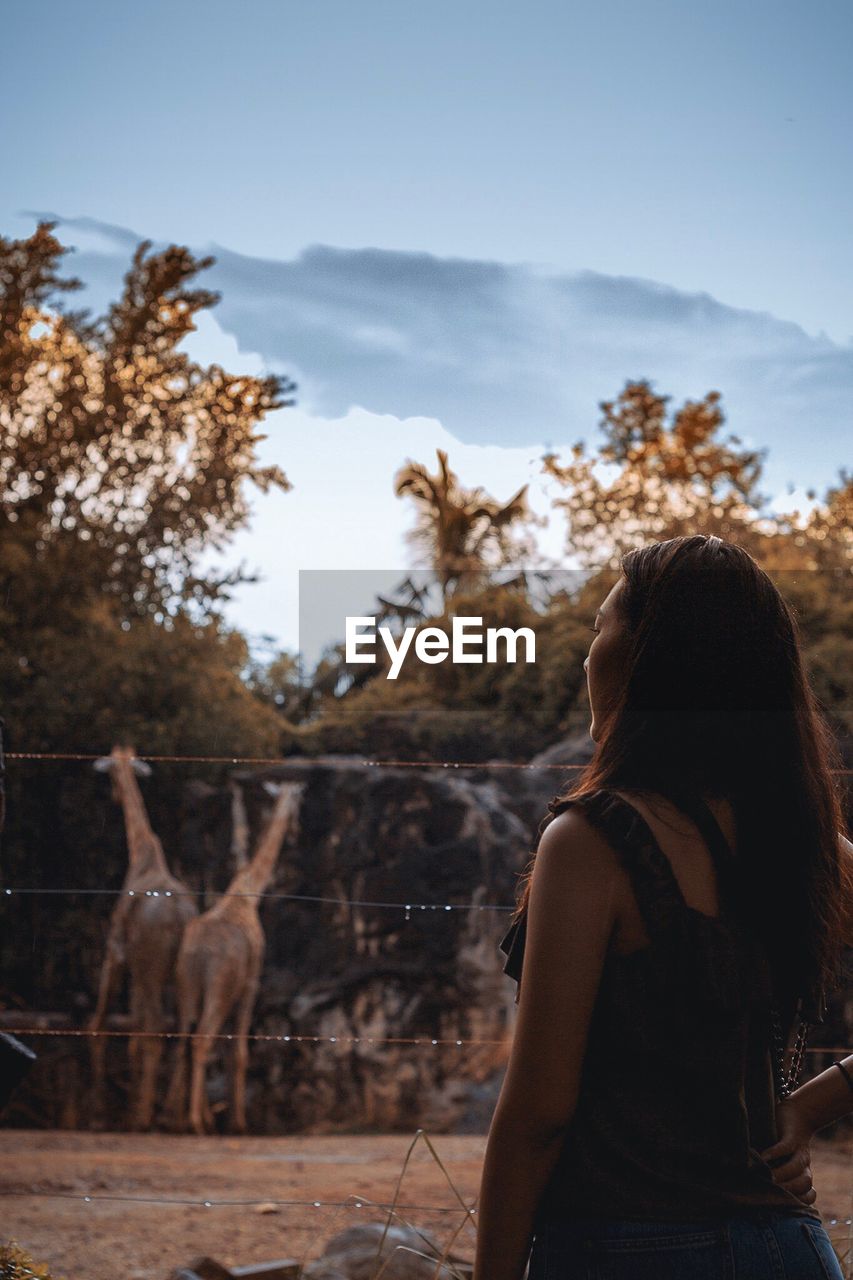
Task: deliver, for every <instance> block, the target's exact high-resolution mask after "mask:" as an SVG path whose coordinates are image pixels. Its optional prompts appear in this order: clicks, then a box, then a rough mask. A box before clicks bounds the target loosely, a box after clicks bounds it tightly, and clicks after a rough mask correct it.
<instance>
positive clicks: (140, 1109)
mask: <svg viewBox="0 0 853 1280" xmlns="http://www.w3.org/2000/svg"><path fill="white" fill-rule="evenodd" d="M159 1004H160V1001H159V999H158V998H156V996H155V993H147V994H146V1000H145V1006H146V1007H145V1015H144V1018H143V1030H144V1031H146V1032H148V1033H149V1034H148V1035H146V1036H145V1037H144V1038H143V1039H142V1041H141V1046H140V1056H141V1062H142V1066H141V1070H140V1073H139V1087H138V1090H137V1094H136V1107H135V1111H134V1128H135V1129H149V1128H150V1127H151V1120H152V1118H153V1115H154V1097H155V1094H156V1091H157V1075H158V1071H159V1067H160V1059H161V1057H162V1054H163V1041H162V1040H161V1038H160V1035H159V1032H161V1031H162V1030H163V1016H162V1011H161V1009H160V1008H159Z"/></svg>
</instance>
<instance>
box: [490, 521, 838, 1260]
mask: <svg viewBox="0 0 853 1280" xmlns="http://www.w3.org/2000/svg"><path fill="white" fill-rule="evenodd" d="M594 630H595V633H596V634H595V638H594V639H593V641H592V643H591V647H590V651H589V656H588V657H587V659H586V661H585V663H584V667H585V670H586V675H587V683H588V690H589V697H590V704H591V710H592V723H591V726H590V735H591V737H592V738H593V740H594V742H595V743H596V750H595V754H594V758H593V760H592V762H591V763H590V764H589V765H588V766H586V768H585V769H584V771H583V772H582V773H581V775H580V777H579V778H578V779H577V780H576V781H575V783H574V785H573V786H572V787H571V788H570V789H569V790H568V791H567V792H566V794H565V795H563V796H560V797H556V798H555V799H554V800H553V801H552V802H551V803H550V805H549V810H550V813H549V815H548V816H547V817H546V818H545V819H544V820H543V822H542V824H541V826H540V839H539V842H538V846H537V849H536V856H535V859H534V860H533V862H532V864H531V869H530V870H529V871H528V874H527V877H526V883H525V884H524V892H523V896H522V898H521V901H520V904H519V908H518V911H517V913H516V916H515V917H514V920H513V924H512V927H511V928H510V930H509V933H508V934H507V935H506V937H505V938H504V939H503V941H502V943H501V947H502V949H503V950H504V951H505V952H507V953H508V959H507V961H506V965H505V971H506V972H507V973H508V974H510V976H512V977H514V978H515V979H516V980H517V981H518V982H519V987H518V991H517V995H516V999H517V1002H518V1006H519V1009H518V1018H517V1022H516V1028H515V1034H514V1039H513V1047H512V1052H511V1055H510V1061H509V1064H508V1068H507V1072H506V1077H505V1079H504V1084H503V1088H502V1090H501V1094H500V1098H499V1100H498V1103H497V1106H496V1109H495V1113H494V1117H493V1120H492V1124H491V1128H490V1132H489V1139H488V1144H487V1148H486V1155H485V1162H484V1170H483V1179H482V1184H481V1191H480V1199H479V1207H478V1211H477V1221H478V1241H477V1256H476V1261H475V1267H474V1280H521V1277H522V1276H523V1275H524V1273H525V1264H526V1263H527V1261H528V1256H529V1258H530V1270H529V1277H530V1280H546V1278H547V1280H574V1278H577V1280H581V1278H583V1280H586V1278H591V1277H598V1278H601V1280H604V1278H605V1277H606V1278H607V1280H622V1278H623V1277H624V1280H629V1277H630V1278H633V1280H642V1278H643V1277H650V1278H651V1277H654V1280H677V1278H678V1280H680V1278H681V1277H684V1278H685V1280H686V1278H687V1277H689V1278H690V1280H764V1277H767V1278H768V1280H769V1278H770V1277H775V1278H782V1277H787V1278H788V1280H810V1277H815V1280H826V1277H827V1276H829V1277H831V1278H832V1277H835V1278H836V1280H840V1278H841V1270H840V1268H839V1266H838V1262H837V1259H836V1257H835V1254H834V1252H833V1250H832V1246H831V1244H830V1242H829V1239H828V1237H827V1235H826V1232H825V1230H824V1228H823V1225H822V1223H821V1219H820V1215H819V1213H818V1212H817V1210H816V1209H815V1208H814V1202H815V1199H816V1195H815V1191H814V1189H813V1188H812V1185H811V1169H810V1167H809V1143H810V1139H811V1136H812V1134H813V1133H814V1132H815V1131H816V1130H817V1129H819V1128H822V1127H824V1126H825V1125H827V1124H829V1123H830V1122H831V1121H833V1120H834V1119H836V1118H837V1117H840V1116H842V1115H845V1114H847V1113H848V1112H850V1111H853V1055H851V1056H849V1057H847V1058H845V1059H843V1060H842V1061H841V1062H840V1064H838V1066H837V1068H836V1065H835V1064H833V1066H832V1067H830V1068H829V1069H828V1070H827V1071H824V1072H823V1073H822V1074H821V1075H819V1076H817V1077H816V1078H815V1079H814V1080H811V1081H809V1082H808V1083H807V1084H806V1085H804V1086H802V1087H801V1088H798V1089H796V1090H795V1091H794V1092H792V1093H790V1094H789V1096H788V1097H786V1098H785V1099H784V1100H782V1101H780V1102H779V1104H778V1106H774V1099H775V1097H776V1095H777V1094H778V1093H784V1091H785V1083H784V1080H783V1078H781V1077H779V1076H778V1075H776V1074H775V1072H774V1054H773V1051H772V1050H773V1041H774V1011H775V1025H776V1028H777V1033H776V1034H777V1039H778V1037H779V1036H781V1038H782V1041H783V1042H786V1041H787V1038H788V1036H789V1035H790V1032H791V1031H792V1029H793V1026H794V1024H795V1022H796V1021H797V1017H798V1014H799V1015H801V1016H802V1017H803V1018H805V1019H806V1020H807V1021H809V1022H814V1021H820V1020H822V1017H823V1011H824V1009H825V995H826V993H827V992H828V991H829V990H831V989H832V988H833V987H834V986H835V985H837V984H838V982H839V980H840V973H841V962H842V952H843V948H844V946H845V945H853V845H851V844H850V842H849V841H847V840H846V837H844V836H843V835H842V834H841V831H842V828H843V817H842V811H841V804H840V801H839V796H838V790H837V786H838V784H837V783H836V782H835V781H834V778H833V770H834V769H836V768H837V767H838V758H837V754H836V752H835V747H834V744H833V741H832V738H831V735H830V733H829V732H828V729H827V728H826V726H825V724H824V721H823V719H822V717H821V715H820V713H819V711H818V708H817V706H816V703H815V700H814V696H813V694H812V692H811V690H810V688H809V685H808V683H807V680H806V677H805V675H804V672H803V666H802V660H801V654H800V647H799V639H798V633H797V626H796V622H795V620H794V618H793V616H792V613H791V611H790V610H789V608H788V607H787V605H786V604H785V602H784V601H783V599H782V597H781V596H780V594H779V592H778V591H777V590H776V588H775V586H774V585H773V583H772V582H771V581H770V579H769V578H768V577H767V575H766V574H765V573H764V572H763V571H762V570H761V569H760V568H759V567H758V565H757V564H756V563H755V561H754V560H753V559H752V557H751V556H750V555H749V554H748V553H747V552H746V551H744V550H742V549H741V548H739V547H737V546H735V545H732V544H729V543H725V542H723V541H722V540H721V539H719V538H706V537H704V536H694V537H686V538H674V539H671V540H670V541H667V542H661V543H656V544H652V545H650V546H646V547H643V548H642V549H639V550H635V551H632V552H629V553H628V554H627V555H626V556H625V557H624V558H623V561H622V565H621V576H620V578H619V581H618V582H617V583H616V585H615V586H614V588H613V590H612V591H610V593H609V594H608V596H607V598H606V599H605V600H604V602H603V603H602V605H601V607H600V609H599V611H598V613H597V615H596V620H595V627H594ZM522 961H523V978H522ZM775 1057H776V1058H780V1057H781V1053H780V1052H777V1053H776V1055H775ZM774 1076H775V1078H774ZM531 1244H532V1252H531Z"/></svg>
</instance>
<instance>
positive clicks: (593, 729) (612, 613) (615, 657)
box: [583, 578, 628, 742]
mask: <svg viewBox="0 0 853 1280" xmlns="http://www.w3.org/2000/svg"><path fill="white" fill-rule="evenodd" d="M624 583H625V580H624V578H620V579H619V581H618V582H617V583H616V585H615V587H613V589H612V590H611V591H610V592H609V594H608V595H607V597H606V599H605V600H604V601H603V602H602V604H601V605H600V606H599V609H598V612H597V613H596V615H595V622H594V624H593V625H594V628H595V631H596V635H594V636H593V638H592V644H591V645H590V648H589V653H588V655H587V657H586V659H585V661H584V664H583V669H584V671H585V672H586V684H587V691H588V693H589V705H590V710H591V712H592V720H591V721H590V726H589V736H590V737H591V738H592V740H593V742H597V741H598V736H597V735H598V731H599V729H600V727H601V726H602V725H603V723H604V719H605V717H606V715H607V712H608V711H609V709H610V707H611V705H612V703H613V700H614V698H615V696H616V694H617V693H618V691H619V687H620V681H621V680H622V678H623V676H624V660H625V658H626V656H627V647H628V632H627V629H626V627H625V623H624V622H623V619H622V615H621V612H620V609H619V603H620V597H621V594H622V591H623V589H624Z"/></svg>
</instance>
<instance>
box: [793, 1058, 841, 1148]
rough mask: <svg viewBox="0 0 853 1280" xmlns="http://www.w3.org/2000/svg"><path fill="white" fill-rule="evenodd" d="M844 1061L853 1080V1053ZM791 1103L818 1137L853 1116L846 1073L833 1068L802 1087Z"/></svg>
mask: <svg viewBox="0 0 853 1280" xmlns="http://www.w3.org/2000/svg"><path fill="white" fill-rule="evenodd" d="M840 1061H841V1065H842V1066H843V1067H845V1068H846V1070H847V1075H849V1076H850V1077H851V1079H853V1053H851V1054H850V1055H849V1056H848V1057H846V1058H841V1060H840ZM787 1101H788V1102H794V1103H796V1105H797V1107H798V1108H799V1110H800V1112H801V1114H802V1115H803V1117H804V1119H806V1120H807V1121H808V1123H809V1125H810V1127H811V1131H812V1133H817V1131H818V1129H824V1128H826V1126H827V1125H828V1124H832V1122H833V1121H834V1120H840V1119H841V1117H842V1116H847V1115H850V1113H851V1112H853V1088H851V1087H850V1085H849V1084H848V1082H847V1077H846V1076H845V1075H844V1072H843V1071H839V1069H838V1067H836V1066H832V1067H827V1069H826V1071H821V1073H820V1075H819V1076H815V1077H814V1078H813V1079H812V1080H807V1081H806V1083H805V1084H801V1085H800V1087H799V1089H795V1090H794V1092H793V1093H791V1094H789V1095H788V1098H787Z"/></svg>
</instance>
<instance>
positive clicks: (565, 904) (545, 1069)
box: [473, 810, 619, 1280]
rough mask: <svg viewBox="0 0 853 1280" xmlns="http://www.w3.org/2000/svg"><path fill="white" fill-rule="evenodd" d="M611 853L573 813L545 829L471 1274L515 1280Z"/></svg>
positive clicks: (573, 1068) (602, 944)
mask: <svg viewBox="0 0 853 1280" xmlns="http://www.w3.org/2000/svg"><path fill="white" fill-rule="evenodd" d="M618 874H619V870H618V864H617V859H616V854H615V853H614V852H613V850H612V849H611V848H610V846H609V845H608V844H607V843H606V841H604V839H603V838H602V837H601V836H600V835H599V834H598V833H597V832H596V831H595V828H594V827H593V826H592V825H591V823H590V822H589V821H588V819H587V818H585V817H584V816H583V815H582V814H581V813H578V812H577V811H572V810H570V811H568V812H566V813H563V814H560V815H559V816H558V817H556V818H555V819H554V820H553V821H552V822H551V823H549V825H548V826H547V827H546V828H545V831H544V832H543V834H542V837H541V839H540V841H539V848H538V850H537V854H536V860H535V862H534V867H533V875H532V879H531V883H530V898H529V901H528V914H527V938H526V941H525V953H524V971H523V976H522V980H521V987H520V992H519V1000H518V1017H517V1020H516V1025H515V1033H514V1036H513V1043H512V1050H511V1053H510V1059H509V1064H508V1066H507V1071H506V1076H505V1078H504V1082H503V1087H502V1089H501V1094H500V1097H499V1099H498V1103H497V1106H496V1107H495V1114H494V1117H493V1119H492V1123H491V1126H490V1128H489V1138H488V1142H487V1145H486V1155H485V1160H484V1164H483V1177H482V1181H481V1184H480V1197H479V1204H478V1209H477V1254H476V1259H475V1262H474V1276H473V1280H521V1277H522V1276H523V1274H524V1268H525V1264H526V1262H527V1259H528V1255H529V1253H530V1246H531V1242H532V1239H533V1224H534V1217H535V1214H536V1209H537V1207H538V1204H539V1201H540V1198H541V1196H542V1193H543V1191H544V1190H545V1187H546V1185H547V1182H548V1178H549V1176H550V1174H551V1171H552V1170H553V1168H554V1165H555V1163H556V1161H557V1159H558V1157H559V1154H560V1148H561V1146H562V1143H563V1140H564V1138H565V1136H566V1132H567V1130H568V1128H569V1125H570V1123H571V1119H572V1115H573V1113H574V1109H575V1104H576V1101H577V1096H578V1092H579V1088H580V1078H581V1069H582V1066H583V1059H584V1054H585V1051H586V1042H587V1034H588V1030H589V1022H590V1019H591V1017H592V1011H593V1008H594V1006H595V1000H596V996H597V994H598V988H599V984H600V981H601V973H602V969H603V966H604V959H605V956H606V954H607V945H608V942H609V940H610V935H611V933H612V931H613V926H614V923H615V897H616V886H617V876H618Z"/></svg>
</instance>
